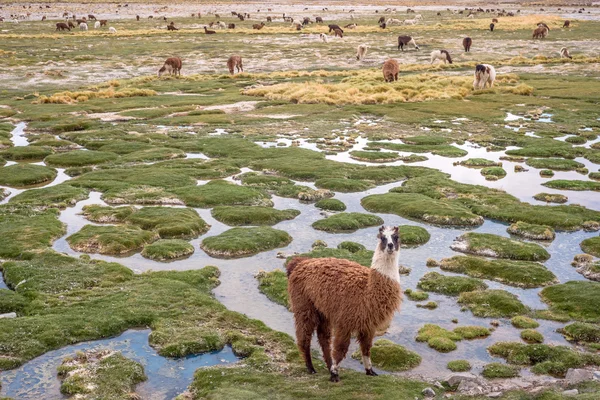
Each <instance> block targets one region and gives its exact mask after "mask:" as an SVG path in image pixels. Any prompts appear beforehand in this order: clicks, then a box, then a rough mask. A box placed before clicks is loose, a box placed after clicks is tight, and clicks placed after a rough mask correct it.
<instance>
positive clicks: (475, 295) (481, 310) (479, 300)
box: [458, 289, 529, 318]
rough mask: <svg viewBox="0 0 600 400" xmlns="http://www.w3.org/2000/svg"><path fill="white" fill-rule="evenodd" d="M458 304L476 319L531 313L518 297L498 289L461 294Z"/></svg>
mask: <svg viewBox="0 0 600 400" xmlns="http://www.w3.org/2000/svg"><path fill="white" fill-rule="evenodd" d="M458 302H459V303H460V304H462V305H464V306H465V307H467V308H468V309H470V310H471V311H472V312H473V315H475V316H476V317H484V318H509V317H514V316H516V315H520V314H524V313H526V312H527V311H529V310H528V308H527V307H526V306H525V305H524V304H523V303H521V301H520V300H519V298H518V297H517V296H515V295H514V294H512V293H509V292H506V291H504V290H498V289H495V290H491V289H487V290H481V291H476V292H465V293H461V295H460V296H459V297H458Z"/></svg>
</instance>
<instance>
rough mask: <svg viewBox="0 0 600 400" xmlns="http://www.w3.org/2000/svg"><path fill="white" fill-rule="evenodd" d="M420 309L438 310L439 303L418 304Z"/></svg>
mask: <svg viewBox="0 0 600 400" xmlns="http://www.w3.org/2000/svg"><path fill="white" fill-rule="evenodd" d="M417 307H418V308H426V309H428V310H435V309H436V308H438V303H436V302H435V301H428V302H427V303H425V304H422V303H420V304H417Z"/></svg>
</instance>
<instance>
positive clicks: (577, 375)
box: [565, 368, 594, 385]
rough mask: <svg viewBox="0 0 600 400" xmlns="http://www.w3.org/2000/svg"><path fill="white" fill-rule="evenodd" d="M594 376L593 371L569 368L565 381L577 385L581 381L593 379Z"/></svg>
mask: <svg viewBox="0 0 600 400" xmlns="http://www.w3.org/2000/svg"><path fill="white" fill-rule="evenodd" d="M593 378H594V374H593V373H592V371H588V370H587V369H581V368H569V369H568V371H567V375H566V376H565V381H566V382H567V384H569V385H576V384H578V383H580V382H586V381H591V380H592V379H593Z"/></svg>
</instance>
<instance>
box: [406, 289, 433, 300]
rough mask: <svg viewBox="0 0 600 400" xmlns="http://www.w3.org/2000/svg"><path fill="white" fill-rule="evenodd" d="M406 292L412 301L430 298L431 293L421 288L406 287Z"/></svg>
mask: <svg viewBox="0 0 600 400" xmlns="http://www.w3.org/2000/svg"><path fill="white" fill-rule="evenodd" d="M404 294H405V295H406V297H408V298H409V300H412V301H423V300H427V299H428V298H429V293H427V292H422V291H420V290H412V289H406V290H405V291H404Z"/></svg>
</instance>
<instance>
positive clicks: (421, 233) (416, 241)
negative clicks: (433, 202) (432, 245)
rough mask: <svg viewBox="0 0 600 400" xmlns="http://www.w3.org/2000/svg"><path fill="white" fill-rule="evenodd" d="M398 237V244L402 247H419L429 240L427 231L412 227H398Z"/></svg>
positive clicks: (429, 236)
mask: <svg viewBox="0 0 600 400" xmlns="http://www.w3.org/2000/svg"><path fill="white" fill-rule="evenodd" d="M398 235H399V236H400V244H401V245H403V246H420V245H423V244H425V243H427V242H428V241H429V239H430V238H431V235H430V234H429V232H427V229H425V228H421V227H420V226H413V225H400V226H399V227H398Z"/></svg>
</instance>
